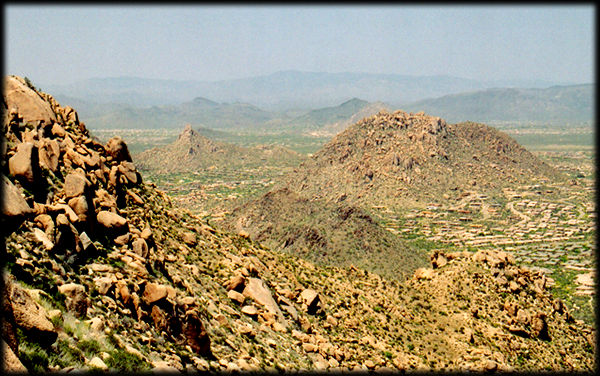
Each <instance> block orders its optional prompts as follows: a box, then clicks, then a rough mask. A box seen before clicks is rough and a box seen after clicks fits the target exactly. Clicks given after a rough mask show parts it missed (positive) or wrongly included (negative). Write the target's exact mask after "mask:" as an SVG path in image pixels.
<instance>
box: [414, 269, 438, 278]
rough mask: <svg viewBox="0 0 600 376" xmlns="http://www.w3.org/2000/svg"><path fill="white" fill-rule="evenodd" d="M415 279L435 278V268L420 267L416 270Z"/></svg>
mask: <svg viewBox="0 0 600 376" xmlns="http://www.w3.org/2000/svg"><path fill="white" fill-rule="evenodd" d="M414 278H415V279H431V278H433V269H429V268H418V269H417V270H415V274H414Z"/></svg>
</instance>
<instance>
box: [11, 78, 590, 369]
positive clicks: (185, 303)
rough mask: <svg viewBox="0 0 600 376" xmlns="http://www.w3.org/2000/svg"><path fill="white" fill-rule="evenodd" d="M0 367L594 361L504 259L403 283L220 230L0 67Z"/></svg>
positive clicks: (444, 266)
mask: <svg viewBox="0 0 600 376" xmlns="http://www.w3.org/2000/svg"><path fill="white" fill-rule="evenodd" d="M3 106H4V114H5V115H4V117H3V134H4V139H5V141H4V144H3V148H2V189H3V200H2V231H3V236H4V237H5V245H6V247H5V249H3V250H2V251H3V259H4V260H6V262H5V264H4V265H3V278H2V281H3V288H2V356H3V360H4V361H3V363H2V367H3V370H4V371H30V372H52V371H57V372H58V371H60V372H71V371H80V370H93V371H135V372H139V371H144V370H153V371H159V372H160V371H163V372H164V371H181V372H190V371H196V370H210V371H246V370H271V371H275V370H282V369H283V370H326V369H328V370H334V371H335V370H337V371H343V370H365V371H366V370H431V369H445V370H467V369H471V370H484V371H494V370H507V371H508V370H519V371H523V370H540V369H552V370H567V371H573V370H577V371H591V370H593V369H594V367H595V364H594V351H595V332H594V331H593V330H592V329H591V328H590V327H589V326H587V325H585V324H584V323H583V322H580V321H577V320H575V319H573V318H572V316H571V314H570V313H569V310H568V309H567V308H566V307H565V306H564V304H563V303H562V301H560V300H558V299H554V298H553V297H552V295H551V294H550V293H549V292H548V291H547V286H546V280H545V277H544V276H543V275H542V274H540V273H539V272H534V271H532V270H529V269H526V268H522V267H519V266H518V265H515V264H514V260H513V259H512V257H511V255H510V254H508V253H503V252H491V251H479V252H476V253H456V252H454V253H452V252H448V253H440V252H436V253H434V254H431V255H429V260H428V265H425V266H422V267H420V268H418V269H416V271H415V272H414V273H413V274H412V275H411V276H409V278H407V280H406V281H405V282H399V281H397V280H391V279H386V278H384V277H382V276H380V275H378V274H373V273H370V272H368V271H365V270H363V269H360V268H357V267H355V266H350V267H326V266H316V265H314V264H313V263H311V262H308V261H305V260H303V259H301V258H298V257H294V256H292V255H288V254H285V253H281V252H279V251H277V250H271V249H268V248H265V247H263V246H262V245H260V244H258V243H255V242H253V241H251V240H249V239H248V238H247V237H245V236H240V235H234V234H230V233H226V232H222V231H219V230H217V229H215V228H213V227H212V226H210V225H209V224H207V223H206V222H205V221H203V220H201V219H199V218H198V217H196V216H194V215H192V214H190V213H189V212H188V211H186V210H184V209H181V208H179V207H176V206H174V205H172V203H171V202H170V200H169V199H168V197H167V196H166V195H165V194H164V193H162V192H161V191H159V190H158V189H156V187H154V186H153V185H151V184H147V183H145V182H144V179H143V176H141V175H140V173H139V171H138V169H137V167H136V165H135V164H134V163H133V162H132V161H131V156H130V155H129V151H128V148H127V145H126V144H125V142H123V140H121V139H119V138H113V139H111V140H109V141H108V142H107V143H106V144H103V143H99V142H98V141H97V140H96V139H95V138H94V137H93V136H91V135H90V134H89V132H88V130H87V129H86V127H85V124H84V123H83V122H81V121H80V120H79V118H78V115H77V113H76V112H75V111H74V110H73V109H71V108H69V107H62V106H61V105H59V104H58V103H57V102H56V101H55V100H54V99H53V98H52V96H50V95H48V94H45V93H42V92H40V91H38V90H36V89H35V88H34V87H33V86H31V85H28V84H27V82H26V81H25V80H23V79H21V78H19V77H14V76H10V77H6V78H5V81H4V93H3Z"/></svg>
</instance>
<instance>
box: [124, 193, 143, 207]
mask: <svg viewBox="0 0 600 376" xmlns="http://www.w3.org/2000/svg"><path fill="white" fill-rule="evenodd" d="M127 195H129V197H131V199H132V200H133V202H135V203H136V204H138V205H144V200H142V198H141V197H140V196H138V195H137V194H135V193H134V192H132V191H130V190H129V189H128V190H127Z"/></svg>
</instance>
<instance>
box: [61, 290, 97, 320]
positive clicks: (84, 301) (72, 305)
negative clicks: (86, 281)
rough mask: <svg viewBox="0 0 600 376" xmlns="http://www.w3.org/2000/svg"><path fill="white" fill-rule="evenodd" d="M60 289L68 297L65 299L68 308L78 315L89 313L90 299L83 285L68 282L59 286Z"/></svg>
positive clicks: (82, 315)
mask: <svg viewBox="0 0 600 376" xmlns="http://www.w3.org/2000/svg"><path fill="white" fill-rule="evenodd" d="M58 291H60V293H61V294H63V295H65V296H66V297H67V299H66V301H65V303H66V304H65V305H66V307H67V310H69V311H70V312H72V313H73V314H74V315H75V316H76V317H85V316H86V315H87V309H88V307H89V306H90V300H89V299H88V298H87V295H86V292H85V287H84V286H83V285H80V284H77V283H67V284H64V285H62V286H59V287H58Z"/></svg>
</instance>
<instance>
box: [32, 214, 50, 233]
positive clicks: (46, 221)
mask: <svg viewBox="0 0 600 376" xmlns="http://www.w3.org/2000/svg"><path fill="white" fill-rule="evenodd" d="M33 221H34V222H35V223H36V224H37V225H39V226H40V227H41V228H42V230H44V232H45V233H46V235H50V234H54V221H53V220H52V217H51V216H49V215H48V214H40V215H37V216H36V217H35V218H34V219H33Z"/></svg>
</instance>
